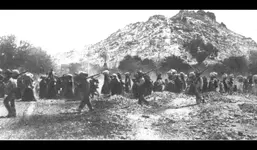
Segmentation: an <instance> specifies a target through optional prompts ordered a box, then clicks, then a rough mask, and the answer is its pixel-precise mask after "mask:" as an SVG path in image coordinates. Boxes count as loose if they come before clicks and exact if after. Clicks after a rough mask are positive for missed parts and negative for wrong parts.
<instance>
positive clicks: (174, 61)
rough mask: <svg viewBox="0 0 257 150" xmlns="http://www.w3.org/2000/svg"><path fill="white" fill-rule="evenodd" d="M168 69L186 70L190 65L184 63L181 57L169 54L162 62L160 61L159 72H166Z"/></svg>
mask: <svg viewBox="0 0 257 150" xmlns="http://www.w3.org/2000/svg"><path fill="white" fill-rule="evenodd" d="M170 69H176V70H177V71H187V70H189V69H190V66H189V65H188V64H186V63H185V62H184V61H183V59H181V58H180V57H177V56H174V55H172V56H169V57H166V58H165V59H164V60H163V61H162V62H161V67H160V71H161V72H167V71H169V70H170Z"/></svg>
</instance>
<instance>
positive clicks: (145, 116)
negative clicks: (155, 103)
mask: <svg viewBox="0 0 257 150" xmlns="http://www.w3.org/2000/svg"><path fill="white" fill-rule="evenodd" d="M142 117H144V118H150V116H147V115H142Z"/></svg>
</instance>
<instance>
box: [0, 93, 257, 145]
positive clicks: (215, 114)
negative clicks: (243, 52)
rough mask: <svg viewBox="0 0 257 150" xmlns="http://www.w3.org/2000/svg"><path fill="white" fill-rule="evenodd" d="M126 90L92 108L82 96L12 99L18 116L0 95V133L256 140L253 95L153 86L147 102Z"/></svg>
mask: <svg viewBox="0 0 257 150" xmlns="http://www.w3.org/2000/svg"><path fill="white" fill-rule="evenodd" d="M129 97H130V96H129V95H125V96H112V97H110V98H103V97H98V98H95V99H93V100H92V104H93V107H94V108H95V111H93V112H88V108H87V107H85V108H84V109H83V112H82V113H81V114H78V113H76V108H77V107H78V105H79V102H80V101H71V100H41V99H39V100H37V102H20V101H17V102H16V108H17V117H16V118H4V117H3V116H5V115H6V114H7V112H6V110H5V108H4V106H3V102H2V101H3V100H2V99H1V100H0V116H1V118H0V133H1V134H0V139H91V140H256V139H257V124H256V123H257V116H256V113H257V101H256V100H257V97H256V96H253V95H240V94H237V93H235V94H233V95H221V94H219V93H213V92H212V93H206V94H204V97H205V100H206V103H203V104H200V105H196V102H195V97H192V96H188V95H184V94H174V93H169V92H161V93H160V92H156V93H153V94H152V95H150V96H148V97H146V99H147V100H148V101H149V102H150V104H149V106H146V105H143V106H140V105H138V104H137V100H135V99H131V98H129Z"/></svg>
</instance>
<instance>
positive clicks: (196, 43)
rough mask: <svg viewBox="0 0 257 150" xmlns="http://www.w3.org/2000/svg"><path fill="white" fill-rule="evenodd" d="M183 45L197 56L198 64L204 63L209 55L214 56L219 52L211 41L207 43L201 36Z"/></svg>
mask: <svg viewBox="0 0 257 150" xmlns="http://www.w3.org/2000/svg"><path fill="white" fill-rule="evenodd" d="M183 47H184V48H185V49H186V50H187V51H188V52H189V53H190V54H191V55H192V56H193V57H194V58H196V60H197V62H198V64H200V63H202V62H203V61H204V60H205V59H206V58H207V57H209V56H211V55H212V57H213V58H214V57H216V56H217V54H218V49H216V48H215V47H214V46H213V45H212V44H211V43H207V44H205V43H204V41H203V40H202V39H201V38H197V39H193V40H191V41H189V42H185V43H184V44H183Z"/></svg>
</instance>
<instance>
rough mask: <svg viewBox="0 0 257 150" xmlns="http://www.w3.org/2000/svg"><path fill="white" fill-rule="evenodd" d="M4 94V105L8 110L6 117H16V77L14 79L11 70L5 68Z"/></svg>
mask: <svg viewBox="0 0 257 150" xmlns="http://www.w3.org/2000/svg"><path fill="white" fill-rule="evenodd" d="M4 82H5V83H6V84H5V85H6V86H5V94H6V95H7V96H6V97H5V98H4V101H3V103H4V106H5V108H6V109H7V111H8V115H7V116H6V117H7V118H10V117H16V109H15V99H16V92H17V79H14V75H13V72H12V71H10V70H7V71H6V72H5V79H4Z"/></svg>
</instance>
